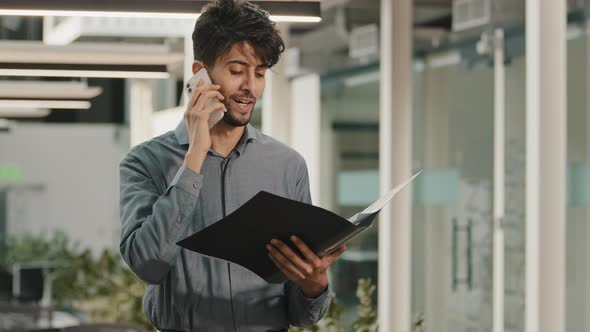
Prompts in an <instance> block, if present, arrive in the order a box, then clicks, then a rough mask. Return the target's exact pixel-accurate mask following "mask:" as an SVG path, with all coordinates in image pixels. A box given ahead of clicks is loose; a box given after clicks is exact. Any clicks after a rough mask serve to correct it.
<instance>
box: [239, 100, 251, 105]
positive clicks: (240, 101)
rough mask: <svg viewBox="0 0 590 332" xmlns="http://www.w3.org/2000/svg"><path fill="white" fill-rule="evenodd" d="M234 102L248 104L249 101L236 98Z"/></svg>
mask: <svg viewBox="0 0 590 332" xmlns="http://www.w3.org/2000/svg"><path fill="white" fill-rule="evenodd" d="M236 102H238V103H240V104H244V105H248V104H249V103H250V102H248V101H245V100H240V99H236Z"/></svg>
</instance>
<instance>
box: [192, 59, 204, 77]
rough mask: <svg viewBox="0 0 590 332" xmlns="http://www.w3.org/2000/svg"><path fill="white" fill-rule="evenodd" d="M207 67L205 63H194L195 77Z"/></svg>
mask: <svg viewBox="0 0 590 332" xmlns="http://www.w3.org/2000/svg"><path fill="white" fill-rule="evenodd" d="M204 67H205V64H204V63H203V61H193V75H194V74H196V73H197V72H198V71H199V70H201V69H202V68H204Z"/></svg>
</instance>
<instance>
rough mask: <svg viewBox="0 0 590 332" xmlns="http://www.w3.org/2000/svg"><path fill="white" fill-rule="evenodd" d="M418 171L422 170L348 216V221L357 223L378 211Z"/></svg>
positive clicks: (411, 179)
mask: <svg viewBox="0 0 590 332" xmlns="http://www.w3.org/2000/svg"><path fill="white" fill-rule="evenodd" d="M420 173H422V171H420V172H418V173H416V174H414V176H412V177H411V178H409V179H408V180H406V181H405V182H403V183H402V184H400V185H398V186H397V187H395V188H393V189H391V190H390V191H388V192H387V193H385V194H384V195H383V196H381V197H380V198H379V199H378V200H377V201H375V203H373V204H371V205H370V206H369V207H367V208H366V209H364V210H363V211H361V212H359V213H357V214H355V215H354V216H352V217H350V218H348V221H350V222H351V223H353V224H355V225H358V224H359V223H360V222H361V221H363V220H364V219H365V218H364V217H366V216H368V215H371V214H373V213H375V212H379V211H380V210H381V209H382V208H383V207H384V206H385V205H386V204H387V203H389V201H391V199H392V198H393V197H395V195H397V194H398V193H399V192H400V191H401V190H402V189H404V188H405V187H406V186H407V185H408V184H410V182H412V181H414V179H415V178H416V177H417V176H418V175H420Z"/></svg>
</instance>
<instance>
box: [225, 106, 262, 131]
mask: <svg viewBox="0 0 590 332" xmlns="http://www.w3.org/2000/svg"><path fill="white" fill-rule="evenodd" d="M224 104H225V107H226V108H227V109H228V111H227V112H225V113H224V114H223V118H222V119H221V120H222V121H223V122H225V123H226V124H228V125H230V126H232V127H243V126H245V125H247V124H248V123H250V120H251V119H252V113H254V106H256V103H254V105H252V111H251V112H250V114H249V115H248V117H247V118H238V117H236V116H235V115H234V114H233V113H232V112H231V106H230V105H229V104H230V103H229V102H227V103H225V102H224Z"/></svg>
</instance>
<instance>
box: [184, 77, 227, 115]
mask: <svg viewBox="0 0 590 332" xmlns="http://www.w3.org/2000/svg"><path fill="white" fill-rule="evenodd" d="M199 82H201V81H199ZM220 88H221V87H220V86H219V85H217V84H207V85H203V84H202V85H201V86H199V87H196V88H195V91H194V92H193V94H192V96H191V100H190V101H189V109H193V108H194V106H195V104H196V103H197V101H198V100H199V98H200V97H201V94H203V93H204V92H207V91H217V90H219V89H220Z"/></svg>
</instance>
